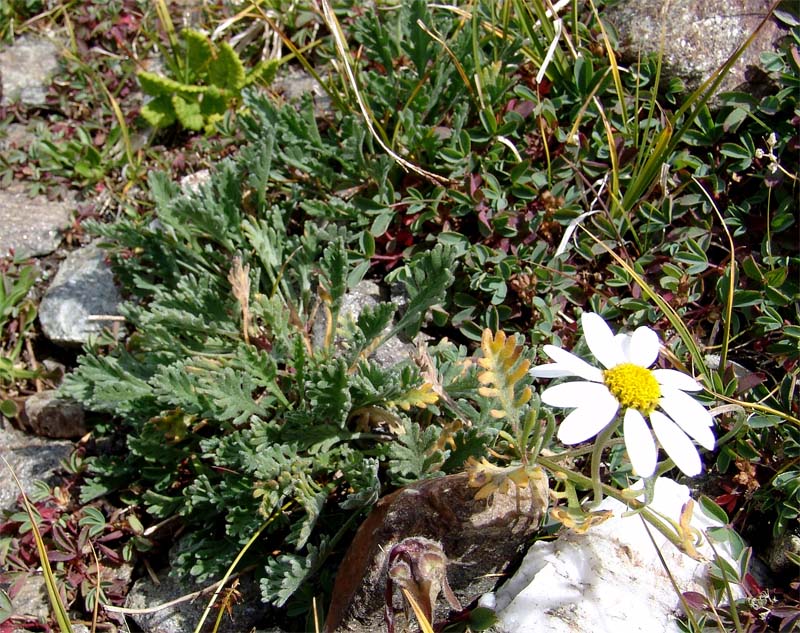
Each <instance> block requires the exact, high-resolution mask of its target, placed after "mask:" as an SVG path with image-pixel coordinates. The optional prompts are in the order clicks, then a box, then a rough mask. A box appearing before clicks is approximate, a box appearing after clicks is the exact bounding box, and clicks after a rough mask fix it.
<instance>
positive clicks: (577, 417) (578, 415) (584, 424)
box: [558, 397, 619, 444]
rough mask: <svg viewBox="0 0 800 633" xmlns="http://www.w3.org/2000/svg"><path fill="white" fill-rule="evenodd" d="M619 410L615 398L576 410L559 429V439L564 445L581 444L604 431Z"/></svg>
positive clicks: (565, 419)
mask: <svg viewBox="0 0 800 633" xmlns="http://www.w3.org/2000/svg"><path fill="white" fill-rule="evenodd" d="M617 409H619V403H618V402H617V401H616V400H615V399H614V398H613V397H609V399H608V400H602V401H600V402H597V403H592V404H587V405H585V406H582V407H580V408H579V409H575V410H574V411H573V412H572V413H570V414H569V415H568V416H567V417H566V418H564V421H563V422H562V423H561V424H560V426H559V427H558V439H559V440H561V441H562V442H563V443H564V444H579V443H580V442H583V441H585V440H588V439H589V438H590V437H594V436H595V435H597V434H598V433H599V432H600V431H602V430H603V429H604V428H605V427H606V426H607V425H608V423H609V422H611V420H613V419H614V416H615V415H616V414H617Z"/></svg>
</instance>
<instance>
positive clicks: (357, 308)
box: [313, 280, 415, 369]
mask: <svg viewBox="0 0 800 633" xmlns="http://www.w3.org/2000/svg"><path fill="white" fill-rule="evenodd" d="M379 303H381V291H380V288H379V287H378V285H377V284H375V283H373V282H371V281H367V280H363V281H361V282H359V283H358V284H357V285H356V286H355V287H354V288H353V289H352V290H350V292H348V293H347V294H345V296H344V300H343V301H342V308H341V310H340V312H339V326H340V327H347V321H348V320H350V321H353V322H354V321H355V320H356V319H358V315H359V314H361V311H362V310H363V309H364V308H365V307H366V306H375V305H377V304H379ZM326 324H327V320H326V318H325V315H324V313H323V312H322V311H320V317H319V318H317V320H316V321H315V322H314V326H313V336H314V345H315V346H316V347H322V346H323V345H324V343H325V329H326ZM336 344H339V341H337V343H336ZM414 352H415V347H414V345H412V344H411V343H406V342H404V341H402V340H400V339H399V338H398V337H396V336H393V337H392V338H390V339H389V340H388V341H386V342H385V343H384V344H383V345H381V346H380V347H379V348H378V349H377V350H375V352H374V353H373V354H372V356H370V358H372V359H373V360H374V361H376V362H377V363H378V364H379V365H380V366H381V367H383V368H384V369H386V368H389V367H392V366H394V365H397V364H398V363H400V362H402V361H404V360H407V359H409V358H411V357H412V356H413V355H414Z"/></svg>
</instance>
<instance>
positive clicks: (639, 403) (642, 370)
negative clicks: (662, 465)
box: [530, 312, 715, 477]
mask: <svg viewBox="0 0 800 633" xmlns="http://www.w3.org/2000/svg"><path fill="white" fill-rule="evenodd" d="M581 325H582V327H583V334H584V336H585V337H586V343H587V344H588V345H589V349H590V350H591V351H592V354H594V356H595V358H596V359H597V360H598V361H599V362H600V364H601V365H602V366H603V367H604V368H605V369H598V368H597V367H593V366H592V365H590V364H589V363H587V362H586V361H584V360H582V359H580V358H578V357H577V356H575V355H574V354H572V353H570V352H567V351H565V350H563V349H561V348H559V347H556V346H555V345H545V346H544V352H545V353H546V354H547V355H548V356H549V357H550V358H552V359H553V360H554V361H555V362H554V363H549V364H546V365H540V366H539V367H534V368H533V369H531V370H530V372H531V375H533V376H536V377H538V378H560V377H564V376H576V377H577V378H583V380H576V381H572V382H565V383H561V384H559V385H556V386H554V387H549V388H548V389H545V391H544V392H543V393H542V402H544V403H545V404H548V405H550V406H553V407H566V408H571V409H574V411H572V412H570V414H569V415H567V417H566V418H564V421H563V422H562V423H561V425H560V426H559V428H558V439H559V440H561V441H562V442H563V443H564V444H578V443H580V442H584V441H586V440H588V439H589V438H591V437H594V436H595V435H597V434H598V433H599V432H600V431H602V430H603V429H604V428H605V427H607V426H608V425H609V424H610V423H611V422H613V421H614V419H615V418H616V416H617V413H618V412H619V411H620V410H622V414H623V418H622V433H623V436H624V438H625V448H626V449H627V451H628V456H629V457H630V460H631V464H632V465H633V468H634V470H635V471H636V473H637V474H638V475H639V476H642V477H649V476H650V475H652V474H653V473H654V472H655V469H656V462H657V449H656V445H655V442H654V441H653V435H652V434H651V432H650V428H648V426H647V423H646V422H645V416H646V417H648V418H649V419H650V426H651V427H652V429H653V432H654V433H655V435H656V437H657V438H658V441H659V443H660V444H661V446H662V448H663V449H664V450H665V451H666V452H667V455H669V456H670V458H672V461H674V462H675V464H676V465H677V467H678V468H680V469H681V470H682V471H683V472H684V473H685V474H687V475H689V476H694V475H697V474H699V473H700V470H701V467H702V465H701V462H700V455H699V454H698V453H697V449H696V448H695V446H694V444H693V443H692V441H691V440H690V439H689V438H690V437H691V438H693V439H695V440H696V441H697V442H698V443H699V444H700V445H701V446H703V447H704V448H707V449H708V450H712V449H713V448H714V441H715V440H714V433H713V431H712V430H711V427H712V426H713V424H714V420H713V418H712V417H711V414H710V413H709V412H708V410H707V409H706V408H705V407H704V406H703V405H702V404H700V403H699V402H698V401H697V400H695V399H694V398H692V397H691V396H690V395H688V394H687V393H686V392H687V391H700V390H701V389H702V387H701V386H700V384H698V383H697V382H696V381H695V380H694V379H692V378H690V377H689V376H687V375H686V374H683V373H681V372H679V371H675V370H674V369H649V367H650V366H651V365H652V364H653V363H655V362H656V358H658V351H659V341H658V335H657V334H656V333H655V332H654V331H653V330H651V329H650V328H649V327H640V328H637V329H636V331H635V332H634V333H633V334H618V335H616V336H614V333H613V332H612V331H611V329H610V328H609V327H608V324H607V323H606V322H605V321H604V320H603V318H602V317H601V316H600V315H598V314H594V313H592V312H587V313H585V314H583V316H582V317H581Z"/></svg>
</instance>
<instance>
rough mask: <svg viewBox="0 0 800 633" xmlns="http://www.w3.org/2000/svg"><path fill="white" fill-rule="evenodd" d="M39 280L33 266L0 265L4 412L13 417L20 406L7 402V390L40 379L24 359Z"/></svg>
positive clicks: (0, 408)
mask: <svg viewBox="0 0 800 633" xmlns="http://www.w3.org/2000/svg"><path fill="white" fill-rule="evenodd" d="M37 277H38V270H37V268H36V267H35V266H33V265H27V264H14V263H13V262H12V261H8V260H6V263H5V264H1V263H0V413H2V414H3V415H6V416H9V417H13V416H14V415H16V405H15V404H14V402H13V401H11V400H6V399H5V398H6V396H7V395H8V392H7V391H6V390H7V389H9V388H10V387H12V386H13V385H14V383H15V382H17V381H25V380H29V379H31V378H33V377H34V376H36V371H35V370H33V369H31V368H29V367H25V365H24V364H23V363H21V362H20V359H21V356H22V352H23V350H24V349H25V345H26V341H27V340H28V338H27V337H28V336H29V335H30V334H31V332H32V329H33V322H34V319H35V318H36V305H35V304H34V302H33V301H32V300H30V299H29V297H28V292H29V291H30V289H31V288H32V287H33V285H34V284H35V283H36V279H37Z"/></svg>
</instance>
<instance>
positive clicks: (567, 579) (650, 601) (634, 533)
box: [482, 478, 729, 633]
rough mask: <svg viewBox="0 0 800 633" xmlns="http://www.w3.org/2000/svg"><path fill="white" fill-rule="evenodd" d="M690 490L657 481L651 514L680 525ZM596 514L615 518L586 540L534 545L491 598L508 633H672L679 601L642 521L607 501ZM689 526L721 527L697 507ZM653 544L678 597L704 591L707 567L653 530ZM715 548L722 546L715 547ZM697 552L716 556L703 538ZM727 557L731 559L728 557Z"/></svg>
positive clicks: (487, 601)
mask: <svg viewBox="0 0 800 633" xmlns="http://www.w3.org/2000/svg"><path fill="white" fill-rule="evenodd" d="M688 499H689V489H688V488H687V487H686V486H682V485H679V484H677V483H675V482H674V481H672V480H670V479H665V478H661V479H659V480H658V481H657V483H656V492H655V497H654V500H653V503H652V504H651V508H653V509H655V510H657V511H659V512H661V513H663V514H665V515H666V516H669V517H671V518H672V519H673V520H675V521H677V519H678V517H679V514H680V510H681V507H682V506H683V504H684V503H685V502H686V501H687V500H688ZM598 509H604V510H612V511H613V513H614V516H613V517H612V518H611V519H609V520H607V521H606V522H604V523H602V524H600V525H598V526H595V527H593V528H591V529H590V530H589V531H588V532H587V533H586V534H577V533H574V532H571V531H566V530H565V531H564V533H563V534H562V535H561V536H559V537H558V538H557V539H556V540H554V541H549V542H548V541H540V542H537V543H535V544H534V545H533V547H531V549H530V550H529V552H528V554H527V556H526V557H525V560H524V562H523V564H522V566H521V567H520V569H519V571H518V572H517V573H516V574H515V576H514V577H512V578H511V579H510V580H509V581H508V582H506V583H505V584H504V585H503V586H502V587H500V589H499V590H498V591H497V594H496V596H494V597H492V596H484V599H483V600H482V604H483V605H484V606H490V605H491V603H492V600H494V602H495V609H496V611H497V613H498V616H499V623H498V625H497V627H496V630H497V631H503V632H505V633H534V632H536V633H540V632H542V631H547V633H581V632H586V633H606V632H607V633H619V632H620V631H624V632H625V633H638V632H641V633H662V632H663V633H667V632H669V633H672V632H677V631H678V627H677V623H676V621H675V619H676V617H677V616H678V615H680V613H681V608H680V599H679V597H678V594H677V593H676V591H675V588H674V587H673V584H672V581H671V580H670V577H669V575H668V574H667V572H666V571H665V569H664V566H663V565H662V563H661V561H660V559H659V557H658V553H657V552H656V549H655V546H654V544H653V541H651V539H650V537H649V536H648V533H647V530H646V528H645V526H644V522H643V520H642V519H641V518H640V517H639V516H638V515H635V514H634V515H629V516H623V515H624V514H625V513H626V512H627V510H626V508H625V507H624V506H623V505H622V504H621V503H620V502H618V501H616V500H614V499H610V498H607V499H605V500H604V501H603V502H602V504H601V505H600V506H599V508H598ZM691 525H692V526H693V527H695V528H697V529H699V530H701V531H702V530H705V529H707V528H708V527H710V526H715V525H719V524H718V523H716V522H715V521H714V520H713V519H712V518H710V517H708V516H707V515H706V514H704V513H703V512H702V510H701V508H700V505H699V504H698V503H695V504H694V513H693V519H692V523H691ZM650 533H651V534H652V536H653V539H654V541H655V544H656V546H657V547H658V549H659V550H660V551H661V555H662V556H663V558H664V560H665V561H666V564H667V566H668V567H669V571H670V573H671V574H672V576H673V578H674V580H675V582H676V583H677V585H678V586H679V587H680V589H681V591H698V592H701V593H706V590H705V579H706V571H707V568H708V563H707V562H699V561H696V560H694V559H692V558H690V557H689V556H687V555H686V554H683V553H682V552H680V551H679V550H678V549H677V548H676V547H675V546H674V545H672V544H671V543H670V542H669V541H668V540H667V538H666V537H665V536H663V535H662V534H661V533H660V532H658V531H657V530H655V529H654V528H652V527H650ZM715 547H716V548H717V550H718V551H719V550H720V547H721V546H720V545H718V544H716V543H715ZM698 550H699V552H700V553H701V554H702V555H703V556H705V557H707V559H708V560H711V559H712V558H713V551H712V550H711V547H710V545H709V544H708V542H707V540H706V539H703V542H702V543H701V544H700V545H699V546H698ZM726 554H728V556H729V553H728V552H727V551H726Z"/></svg>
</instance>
